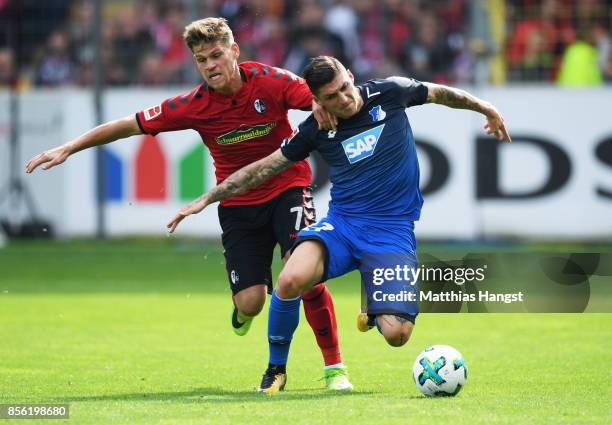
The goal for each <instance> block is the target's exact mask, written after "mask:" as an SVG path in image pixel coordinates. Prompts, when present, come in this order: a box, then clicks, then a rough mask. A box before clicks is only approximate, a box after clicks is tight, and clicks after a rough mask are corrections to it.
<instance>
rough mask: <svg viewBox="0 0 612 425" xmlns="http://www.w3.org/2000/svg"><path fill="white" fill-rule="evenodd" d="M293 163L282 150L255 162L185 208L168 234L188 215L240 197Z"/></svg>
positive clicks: (170, 226) (168, 225) (170, 223)
mask: <svg viewBox="0 0 612 425" xmlns="http://www.w3.org/2000/svg"><path fill="white" fill-rule="evenodd" d="M292 165H293V161H291V160H289V159H287V157H286V156H285V155H283V153H282V152H281V150H280V149H277V150H276V151H274V152H273V153H271V154H270V155H268V156H267V157H265V158H263V159H260V160H259V161H255V162H253V163H252V164H249V165H247V166H245V167H242V168H241V169H240V170H238V171H235V172H234V173H233V174H232V175H230V176H229V177H228V178H226V179H225V180H223V182H221V183H220V184H218V185H217V186H215V187H214V188H212V189H211V190H210V191H209V192H207V193H205V194H204V195H202V196H200V197H199V198H198V199H196V200H195V201H193V202H191V203H190V204H189V205H187V206H186V207H184V208H183V209H181V210H180V211H179V213H178V214H177V215H176V216H175V217H174V218H173V219H172V220H171V221H170V222H169V223H168V224H167V226H166V227H167V228H168V232H170V233H173V232H174V230H175V229H176V226H178V224H179V223H180V222H181V221H182V220H183V219H184V218H185V217H187V216H188V215H191V214H197V213H199V212H201V211H202V210H203V209H204V208H206V207H207V206H208V205H210V204H213V203H215V202H217V201H221V200H223V199H227V198H231V197H232V196H236V195H240V194H242V193H244V192H246V191H248V190H250V189H252V188H254V187H255V186H258V185H260V184H261V183H263V182H265V181H266V180H268V179H269V178H270V177H272V176H274V175H276V174H278V173H281V172H283V171H285V170H286V169H288V168H289V167H291V166H292Z"/></svg>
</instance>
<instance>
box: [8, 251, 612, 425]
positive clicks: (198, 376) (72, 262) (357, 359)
mask: <svg viewBox="0 0 612 425" xmlns="http://www.w3.org/2000/svg"><path fill="white" fill-rule="evenodd" d="M275 267H276V271H275V275H277V271H278V264H277V265H276V266H275ZM329 286H330V289H331V291H332V293H333V294H334V299H335V304H336V310H337V316H338V327H339V330H340V338H341V347H342V351H343V356H344V361H345V363H346V364H347V366H348V367H349V371H350V374H351V380H352V382H353V384H354V385H355V391H354V392H353V393H350V394H330V393H328V392H326V391H324V390H323V386H324V385H323V381H320V380H319V378H321V377H322V360H321V356H320V353H319V351H318V348H317V347H316V343H315V340H314V337H313V335H312V333H311V331H310V328H309V327H308V325H307V323H306V320H305V319H304V317H303V315H302V320H301V323H300V326H299V328H298V331H297V333H296V336H295V339H294V342H293V345H292V350H291V354H290V358H289V366H288V372H289V380H288V384H287V388H286V391H285V392H284V393H282V394H280V395H278V396H276V397H269V396H264V395H260V394H256V393H254V392H253V389H254V387H255V386H256V385H257V384H258V383H259V380H260V378H261V374H262V373H263V370H264V367H265V365H266V362H267V342H266V322H267V319H266V316H267V315H266V314H262V315H261V316H260V317H258V318H257V319H256V321H255V323H254V324H253V327H252V328H251V332H250V333H249V334H248V335H247V336H246V337H242V338H240V337H237V336H235V335H234V334H233V333H232V331H231V329H230V324H229V319H230V293H229V289H228V287H227V284H226V278H225V273H224V266H223V257H222V255H221V251H220V248H219V246H218V245H216V244H212V245H206V246H197V245H195V244H194V243H193V242H191V243H187V242H182V243H181V242H177V241H176V240H174V241H164V242H155V241H153V242H151V241H134V242H106V243H94V242H53V243H26V244H24V243H21V244H16V245H11V246H10V247H8V248H5V249H2V250H0V403H43V402H44V403H69V404H70V419H68V420H64V421H59V422H65V423H70V424H208V423H210V424H287V423H290V424H292V425H299V424H306V423H317V424H322V423H329V424H331V423H333V424H351V425H356V424H385V425H386V424H452V425H460V424H500V423H504V424H517V423H520V424H550V423H566V424H587V423H589V424H605V423H612V402H611V400H612V391H611V390H610V388H611V385H610V379H611V378H612V367H611V366H610V358H611V357H610V351H611V349H612V342H611V341H612V315H610V314H423V315H421V316H420V317H419V320H418V322H417V327H416V328H415V332H414V334H413V337H412V339H411V341H410V342H409V343H408V344H407V345H406V346H404V347H402V348H400V349H396V348H391V347H388V346H387V345H386V344H385V343H384V340H383V338H382V337H381V336H380V335H379V334H378V333H377V332H376V331H371V332H369V333H367V334H360V333H359V332H358V331H357V329H356V327H355V323H354V320H355V315H356V312H357V311H358V309H359V305H360V300H359V284H358V275H357V274H351V275H349V276H346V277H344V278H341V279H337V280H335V281H333V282H331V283H330V284H329ZM435 343H442V344H449V345H452V346H454V347H456V348H458V349H459V350H460V351H461V352H462V353H463V355H464V356H465V358H466V362H467V364H468V366H469V376H468V382H467V385H466V387H465V388H464V389H463V390H462V392H461V393H460V394H459V395H458V396H457V397H455V398H444V399H427V398H425V397H423V396H421V395H420V393H419V392H418V391H417V389H416V387H415V386H414V383H413V381H412V377H411V371H412V362H413V361H414V359H415V357H416V355H417V354H418V353H419V352H420V351H421V350H422V349H423V348H424V347H426V346H428V345H431V344H435ZM30 422H31V421H30ZM38 422H40V423H48V422H42V421H38ZM0 423H7V424H8V423H15V424H23V423H28V421H27V420H19V421H3V420H0ZM53 423H55V422H53Z"/></svg>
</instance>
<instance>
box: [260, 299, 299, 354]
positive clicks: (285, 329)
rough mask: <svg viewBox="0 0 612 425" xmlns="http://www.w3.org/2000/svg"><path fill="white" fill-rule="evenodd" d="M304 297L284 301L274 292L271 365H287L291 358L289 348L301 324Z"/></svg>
mask: <svg viewBox="0 0 612 425" xmlns="http://www.w3.org/2000/svg"><path fill="white" fill-rule="evenodd" d="M301 300H302V297H297V298H293V299H289V300H283V299H281V298H279V297H278V295H276V291H274V292H272V299H271V300H270V308H269V310H268V343H269V346H270V364H273V365H285V364H287V358H288V357H289V346H290V344H291V340H292V339H293V333H294V332H295V330H296V328H297V325H298V323H299V322H300V301H301Z"/></svg>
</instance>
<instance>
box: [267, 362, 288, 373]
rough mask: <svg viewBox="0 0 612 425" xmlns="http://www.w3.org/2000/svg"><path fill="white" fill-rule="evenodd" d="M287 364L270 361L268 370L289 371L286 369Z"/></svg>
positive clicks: (276, 371) (275, 371)
mask: <svg viewBox="0 0 612 425" xmlns="http://www.w3.org/2000/svg"><path fill="white" fill-rule="evenodd" d="M286 367H287V365H284V364H272V363H268V370H269V371H272V370H273V371H274V373H287V370H286Z"/></svg>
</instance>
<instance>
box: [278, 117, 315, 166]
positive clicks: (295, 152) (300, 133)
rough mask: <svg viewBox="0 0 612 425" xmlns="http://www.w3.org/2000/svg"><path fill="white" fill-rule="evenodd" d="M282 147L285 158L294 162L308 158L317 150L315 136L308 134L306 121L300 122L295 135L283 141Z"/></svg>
mask: <svg viewBox="0 0 612 425" xmlns="http://www.w3.org/2000/svg"><path fill="white" fill-rule="evenodd" d="M280 149H281V152H282V154H283V155H284V156H285V158H287V159H288V160H290V161H292V162H298V161H301V160H303V159H306V158H307V157H308V155H310V152H312V151H313V150H315V143H314V138H313V137H311V136H309V135H308V131H307V126H306V125H305V123H302V124H300V125H299V127H298V128H297V129H296V130H295V131H294V132H293V135H292V136H291V137H290V138H288V139H285V140H284V141H283V144H282V145H281V148H280Z"/></svg>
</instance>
